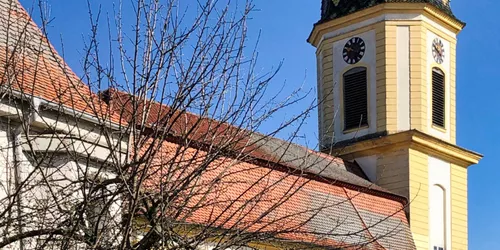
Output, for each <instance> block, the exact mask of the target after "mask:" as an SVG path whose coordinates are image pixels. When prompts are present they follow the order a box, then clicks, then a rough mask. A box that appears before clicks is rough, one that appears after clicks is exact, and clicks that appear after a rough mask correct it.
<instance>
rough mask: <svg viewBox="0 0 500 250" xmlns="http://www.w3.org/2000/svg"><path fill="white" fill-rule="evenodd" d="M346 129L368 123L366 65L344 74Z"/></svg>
mask: <svg viewBox="0 0 500 250" xmlns="http://www.w3.org/2000/svg"><path fill="white" fill-rule="evenodd" d="M343 91H344V129H345V130H349V129H356V128H359V127H363V126H367V125H368V87H367V75H366V68H365V67H357V68H353V69H351V70H349V71H347V72H346V73H345V74H344V89H343Z"/></svg>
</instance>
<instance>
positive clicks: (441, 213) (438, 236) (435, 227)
mask: <svg viewBox="0 0 500 250" xmlns="http://www.w3.org/2000/svg"><path fill="white" fill-rule="evenodd" d="M430 197H431V199H430V204H429V205H430V209H429V216H430V218H429V222H430V223H429V224H430V233H431V234H430V235H431V244H432V249H433V250H445V249H446V192H445V190H444V188H443V187H441V186H439V185H433V186H432V187H431V190H430Z"/></svg>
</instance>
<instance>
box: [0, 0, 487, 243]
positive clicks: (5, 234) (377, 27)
mask: <svg viewBox="0 0 500 250" xmlns="http://www.w3.org/2000/svg"><path fill="white" fill-rule="evenodd" d="M316 1H318V0H316ZM316 4H317V3H316ZM0 21H1V22H0V87H1V88H0V90H1V91H0V94H1V98H0V248H5V249H42V248H43V247H46V246H49V245H51V244H52V245H53V246H57V244H60V242H62V240H64V241H67V242H70V241H75V242H76V243H74V246H75V247H79V246H82V247H80V248H79V249H84V248H85V249H118V248H119V247H118V246H119V243H120V242H121V241H122V240H123V242H125V241H126V240H129V238H130V241H127V242H126V244H128V245H130V246H137V245H138V244H140V243H141V241H143V240H144V239H146V240H144V242H146V243H148V240H147V237H151V235H153V236H154V237H151V238H150V239H152V240H151V241H156V242H160V243H162V244H163V243H165V242H166V243H169V242H168V241H169V240H170V241H173V239H177V238H179V239H181V240H179V241H178V242H186V241H187V242H189V241H190V240H193V239H198V238H201V239H202V240H199V241H200V242H201V243H200V242H197V244H195V245H194V246H193V245H189V244H187V245H188V246H189V247H186V248H182V249H196V250H213V249H231V250H233V249H234V250H236V249H243V250H247V249H252V250H254V249H265V250H279V249H301V250H302V249H332V250H333V249H335V250H337V249H347V250H350V249H367V250H382V249H384V250H385V249H387V250H413V249H418V250H452V249H453V250H466V249H468V224H467V213H468V209H467V168H468V167H469V166H471V165H474V164H477V163H478V162H479V161H480V159H481V158H482V156H481V155H480V154H478V153H475V152H472V151H470V150H467V149H464V148H462V147H459V146H457V145H456V141H457V140H456V138H457V133H456V113H457V110H456V48H457V35H458V34H459V32H460V31H461V30H462V29H463V28H464V26H465V24H464V23H463V22H462V21H460V20H459V19H458V18H457V17H456V16H455V15H454V14H453V12H452V10H451V8H450V3H449V0H323V1H322V5H321V18H320V20H319V21H318V22H317V23H316V24H314V27H313V30H312V32H311V34H310V36H309V38H308V42H309V43H310V44H311V45H312V46H314V47H315V48H316V57H317V83H318V106H319V108H318V110H319V112H318V124H319V148H320V152H318V151H314V150H310V149H307V148H305V147H302V146H300V145H296V144H294V143H291V142H289V141H284V140H281V139H278V138H274V137H272V136H269V135H263V134H260V133H258V132H255V131H247V130H245V129H243V128H242V127H238V126H235V125H233V124H230V123H225V122H223V121H220V120H215V119H213V118H212V117H208V118H207V117H204V116H201V115H198V114H194V113H190V112H189V110H188V111H186V110H183V112H179V111H178V109H174V108H173V107H170V106H168V105H165V104H164V103H161V102H158V101H156V100H149V99H146V98H145V97H143V98H142V99H141V98H139V97H137V96H136V95H134V94H131V93H127V92H126V91H125V88H123V89H118V87H116V86H115V87H114V88H113V87H110V88H109V89H107V90H100V89H99V92H98V93H96V92H94V90H95V89H94V88H91V87H88V85H86V84H88V83H84V82H83V81H82V79H80V78H79V77H78V76H77V75H76V74H75V73H73V71H72V70H71V69H70V68H69V67H68V66H67V65H66V63H65V62H64V59H63V57H61V56H59V55H58V54H57V52H56V51H55V49H54V48H53V46H51V44H50V42H49V41H48V39H47V37H46V36H45V34H44V33H43V32H42V31H41V29H39V28H38V27H37V25H36V24H35V23H34V21H33V19H32V18H31V17H30V15H29V14H28V12H27V11H26V10H25V9H24V8H23V7H22V6H21V4H20V3H19V1H18V0H0ZM106 88H107V87H106ZM146 96H147V95H146ZM178 113H181V115H178V116H177V117H176V118H179V119H171V118H172V117H174V116H175V115H177V114H178ZM129 124H130V125H131V126H128V125H129ZM243 127H244V126H243ZM167 128H168V133H166V132H165V133H164V134H162V136H161V137H160V136H158V134H159V133H157V132H158V131H160V132H161V133H163V131H164V130H167ZM155 129H156V130H155ZM136 130H137V131H141V132H137V134H132V132H131V131H136ZM186 131H190V133H187V132H186ZM158 138H161V139H158ZM135 141H143V142H144V143H143V144H139V143H137V144H136V143H135ZM151 141H152V142H151ZM234 141H237V142H234ZM227 142H230V143H227ZM224 143H226V144H228V145H230V146H231V147H229V146H227V145H224ZM138 145H139V146H138ZM151 145H153V146H151ZM249 145H251V146H249ZM225 146H226V147H225ZM150 148H155V149H156V148H158V153H157V154H154V156H153V157H152V158H153V159H152V160H151V162H150V163H152V164H151V165H150V166H153V167H151V168H150V169H147V168H146V169H143V166H144V162H145V161H135V162H133V158H134V157H135V156H137V158H141V157H142V155H143V154H145V152H148V151H150ZM214 148H215V149H217V150H218V149H220V148H222V150H218V151H217V150H216V153H213V154H214V155H215V157H213V158H214V159H208V160H207V158H210V157H208V156H207V155H210V154H209V153H211V152H210V150H214ZM179 151H181V154H179V153H178V152H179ZM242 155H244V157H242ZM43 157H45V158H43ZM40 159H45V160H43V161H40ZM47 159H48V160H47ZM131 162H132V163H135V165H134V164H131ZM200 165H201V167H200ZM130 169H135V170H136V172H133V174H130V173H131V171H129V170H130ZM172 169H177V170H180V173H179V174H178V173H177V172H174V173H175V174H172V172H169V171H171V170H172ZM56 170H57V171H56ZM186 172H187V173H190V172H194V173H195V175H194V176H195V177H196V178H192V180H195V181H189V180H191V179H189V178H186V180H188V181H185V183H184V182H182V183H183V185H179V186H184V185H185V186H186V187H187V188H186V189H185V190H188V191H189V192H190V194H192V193H194V194H201V196H202V198H200V197H199V196H196V195H195V196H190V197H189V196H186V197H188V198H185V197H183V195H182V194H184V193H183V192H184V191H185V190H182V191H179V192H177V193H176V195H170V194H169V196H166V197H168V199H163V195H165V193H163V192H164V191H163V190H162V188H166V187H168V186H169V185H174V184H176V183H178V182H179V179H181V180H182V178H181V177H183V174H185V173H186ZM37 173H38V175H37ZM46 173H48V174H50V176H49V177H50V178H49V177H46V176H45V174H46ZM137 173H140V174H141V175H140V178H138V177H137V176H135V174H137ZM142 174H143V175H142ZM166 177H168V178H166ZM189 177H190V178H191V176H189ZM139 179H140V183H141V184H138V185H137V186H134V187H136V188H137V192H136V193H134V197H132V195H128V196H127V195H125V194H128V193H127V192H128V188H129V186H132V185H128V184H129V183H134V185H135V181H137V180H139ZM82 180H83V181H82ZM110 180H114V181H116V182H111V181H110ZM123 180H125V181H123ZM85 182H89V183H90V184H92V185H93V187H94V188H95V189H96V190H100V189H103V188H102V186H104V185H105V183H111V184H112V186H113V187H115V186H117V185H119V184H120V185H123V187H127V188H123V189H118V188H114V189H111V191H109V190H104V189H103V190H104V191H106V192H115V191H116V193H113V194H116V195H113V198H109V197H106V195H104V194H107V193H106V192H104V191H102V192H103V197H104V198H103V199H99V200H98V201H93V202H88V203H84V200H85V199H83V198H82V197H84V195H86V194H87V193H88V194H89V197H92V196H91V195H90V194H94V193H97V192H90V191H89V190H90V189H89V188H86V186H85V185H83V184H80V183H85ZM23 183H27V184H26V185H25V186H23V185H22V184H23ZM67 183H71V185H69V184H67ZM74 183H76V184H78V185H73V184H74ZM103 183H104V184H103ZM138 183H139V182H138ZM179 183H180V182H179ZM63 184H64V185H63ZM111 184H110V185H111ZM82 185H83V187H82ZM174 186H175V185H174ZM207 187H209V188H208V189H207ZM53 190H55V191H53ZM117 190H118V191H117ZM120 192H123V193H120ZM290 193H291V194H290ZM153 194H154V195H153ZM108 196H111V195H108ZM156 196H159V197H160V198H162V199H159V200H154V199H155V198H156ZM122 197H123V198H122ZM135 197H140V198H137V200H134V201H137V203H138V204H140V206H137V207H132V208H133V209H130V210H127V209H128V207H127V205H129V204H131V203H132V202H130V200H127V199H133V198H135ZM192 197H195V198H192ZM101 198H102V197H101ZM113 199H114V200H113ZM148 199H149V200H148ZM176 199H177V200H176ZM151 200H153V201H155V202H151ZM41 201H44V202H41ZM168 202H170V203H168ZM176 202H177V203H176ZM103 203H104V204H108V206H103V205H102V204H103ZM54 204H57V206H56V205H54ZM60 204H62V205H60ZM74 204H84V205H85V206H83V205H82V206H75V205H74ZM95 204H96V205H95ZM172 204H174V205H176V206H172ZM178 204H181V205H178ZM166 205H170V206H166ZM148 206H149V207H148ZM154 206H156V207H154ZM163 206H165V207H168V209H167V208H163ZM158 207H162V209H164V210H161V213H160V212H158V210H155V209H157V208H158ZM14 208H16V209H14ZM26 208H29V209H26ZM8 209H10V210H9V213H8V216H3V215H5V214H7V213H6V212H4V210H5V211H7V210H8ZM136 209H137V211H139V210H140V211H141V213H138V212H137V213H136ZM176 209H177V210H176ZM32 211H36V213H34V212H32ZM130 211H133V212H130ZM242 211H245V213H243V212H242ZM76 212H78V213H79V214H80V213H81V216H80V215H79V216H78V218H79V219H78V220H76V219H75V218H77V217H75V215H76ZM148 213H149V214H148ZM110 214H112V215H114V216H110ZM148 215H149V217H148ZM14 216H15V217H14ZM125 216H127V218H130V220H129V221H127V225H134V226H133V229H130V230H129V231H127V232H126V233H129V234H127V239H123V238H122V233H123V232H121V231H120V227H122V226H124V225H125V224H126V223H123V222H124V221H125V219H124V218H125ZM176 216H177V217H176ZM12 218H14V219H12ZM82 218H83V219H82ZM95 218H98V219H99V220H97V219H95ZM165 218H166V220H163V219H165ZM100 219H103V220H107V222H108V224H109V225H110V226H109V225H106V226H109V227H105V225H104V224H103V223H101V222H100ZM157 219H158V220H157ZM152 221H153V222H154V223H152ZM157 221H161V222H158V224H156V223H157ZM163 221H165V222H163ZM42 222H43V223H42ZM160 223H164V224H160ZM151 225H153V226H151ZM158 225H161V226H164V227H166V228H168V229H169V230H165V231H168V232H167V233H166V234H167V235H170V234H171V233H176V235H175V236H176V238H174V237H171V238H168V237H165V238H166V239H167V240H164V239H165V238H161V237H160V236H164V235H159V234H160V233H159V232H160V231H161V230H159V229H158V228H160V227H159V226H158ZM172 225H173V226H172ZM130 228H132V226H130ZM199 228H202V230H198V229H199ZM76 229H78V230H76ZM162 229H163V228H162ZM213 229H215V230H213ZM183 230H184V231H183ZM132 231H133V232H132ZM67 232H71V233H72V235H73V234H74V235H76V236H73V237H68V233H67ZM130 232H132V233H130ZM161 232H163V231H161ZM179 232H180V233H179ZM185 232H188V233H185ZM49 234H50V236H51V237H46V236H47V235H49ZM52 235H56V236H57V237H55V238H52ZM110 235H111V236H110ZM129 235H133V237H128V236H129ZM247 235H251V236H254V235H257V236H258V237H253V238H251V239H250V240H246V239H245V241H243V240H241V239H242V238H243V239H244V237H246V236H247ZM80 236H81V237H80ZM113 237H115V238H113ZM238 237H239V238H238ZM101 239H105V240H104V243H105V244H104V243H102V242H100V241H99V240H101ZM231 239H237V240H235V243H234V244H233V245H230V246H225V245H224V244H223V243H227V242H228V241H230V240H231ZM162 240H163V241H162ZM138 242H139V243H138ZM193 242H196V240H193ZM71 243H72V244H73V242H71ZM198 243H199V244H198ZM67 244H69V243H67ZM99 244H101V245H99ZM172 244H174V245H175V244H177V242H175V241H174V242H173V243H172ZM217 244H219V245H217ZM40 246H43V247H40ZM64 246H67V245H64ZM99 246H106V247H107V248H104V247H102V248H99ZM143 247H144V245H143ZM144 248H146V247H144ZM176 248H177V249H180V248H181V247H179V246H178V245H176ZM61 249H76V248H64V247H62V248H61ZM126 249H137V248H132V247H131V248H126Z"/></svg>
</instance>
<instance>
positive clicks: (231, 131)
mask: <svg viewBox="0 0 500 250" xmlns="http://www.w3.org/2000/svg"><path fill="white" fill-rule="evenodd" d="M103 96H104V99H105V100H106V101H107V102H108V103H109V105H110V107H111V108H112V109H114V112H115V113H120V115H121V116H122V117H123V118H124V119H125V120H126V121H127V122H132V121H131V117H132V115H135V116H136V117H138V119H137V120H136V121H135V122H136V123H142V122H143V121H145V124H138V125H145V126H158V125H160V126H165V127H169V132H170V133H171V136H173V137H182V136H183V135H186V136H187V137H188V138H190V139H192V140H194V141H197V142H199V143H204V144H210V145H212V144H219V143H226V142H227V141H229V140H232V141H237V143H238V144H239V145H236V146H233V147H234V148H242V149H243V148H244V149H243V150H245V151H246V152H248V154H249V156H251V157H252V158H255V159H259V160H263V161H269V162H274V163H279V164H282V165H286V166H287V167H291V168H295V169H303V166H314V167H309V168H308V169H304V170H306V171H309V172H312V173H313V174H321V176H324V177H328V178H331V179H335V180H337V181H341V182H344V183H347V184H352V185H356V186H359V187H363V188H368V189H373V190H377V191H381V192H384V193H388V191H387V190H385V189H383V188H381V187H379V186H377V185H375V184H373V183H372V182H370V181H368V180H367V178H366V175H365V173H364V172H363V170H362V169H361V168H360V167H359V165H357V164H356V163H350V162H347V161H344V160H342V159H340V158H335V157H332V156H330V155H328V154H324V153H320V152H317V151H314V150H309V149H306V148H304V147H302V146H300V145H297V144H294V143H289V142H286V141H283V140H281V139H278V138H275V137H268V136H263V135H261V134H258V133H254V132H249V131H246V130H244V129H239V128H235V127H234V126H231V125H229V124H227V123H223V122H219V121H215V120H212V119H208V118H204V119H200V117H199V116H197V115H195V114H192V113H188V112H186V113H183V114H182V115H178V114H174V113H169V112H170V111H171V110H170V108H169V107H168V106H166V105H162V104H160V103H158V102H154V101H149V100H142V101H137V102H138V103H140V104H138V108H137V110H136V111H135V112H134V111H133V106H132V96H131V95H129V94H128V93H125V92H122V91H117V90H116V89H109V90H107V91H105V92H104V94H103ZM142 117H144V118H142ZM173 117H176V119H175V121H174V122H172V121H171V120H173V119H174V118H173ZM177 117H182V118H177ZM158 121H162V122H158ZM188 131H189V132H188ZM186 133H189V134H186ZM234 138H238V139H234ZM333 163H335V164H333ZM333 165H334V166H333Z"/></svg>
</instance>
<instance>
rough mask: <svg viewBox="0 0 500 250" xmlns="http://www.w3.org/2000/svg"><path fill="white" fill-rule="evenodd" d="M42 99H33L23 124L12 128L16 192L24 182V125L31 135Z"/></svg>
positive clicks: (19, 217)
mask: <svg viewBox="0 0 500 250" xmlns="http://www.w3.org/2000/svg"><path fill="white" fill-rule="evenodd" d="M40 103H41V102H40V99H38V98H36V97H33V98H32V99H31V103H30V108H29V113H28V114H26V115H24V114H23V117H21V119H20V120H21V124H19V125H18V126H15V127H14V128H11V131H10V136H11V141H12V150H13V152H12V153H13V154H12V155H13V159H12V161H13V164H14V188H15V190H16V191H17V190H20V188H21V182H22V176H21V162H22V159H23V151H22V148H21V143H22V142H21V140H22V135H23V123H25V124H24V125H25V127H26V131H24V132H25V134H26V135H28V134H29V129H30V127H31V124H32V123H33V121H34V120H36V119H37V118H38V111H39V110H40ZM21 194H22V192H19V193H18V196H17V199H16V201H17V223H18V229H17V230H18V233H19V235H22V234H23V225H22V222H23V219H22V197H21ZM24 249H25V248H24V241H23V240H21V241H20V242H19V250H24Z"/></svg>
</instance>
